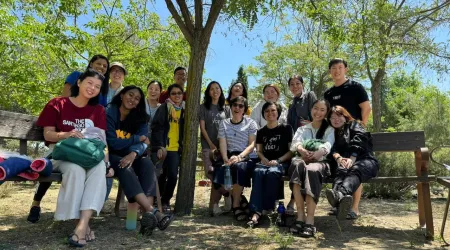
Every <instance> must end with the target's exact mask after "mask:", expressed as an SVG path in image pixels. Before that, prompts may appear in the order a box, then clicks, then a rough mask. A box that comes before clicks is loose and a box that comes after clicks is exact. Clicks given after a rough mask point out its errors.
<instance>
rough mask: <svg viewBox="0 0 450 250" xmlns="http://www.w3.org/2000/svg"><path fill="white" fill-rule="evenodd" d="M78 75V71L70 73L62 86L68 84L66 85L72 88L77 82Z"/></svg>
mask: <svg viewBox="0 0 450 250" xmlns="http://www.w3.org/2000/svg"><path fill="white" fill-rule="evenodd" d="M80 75H81V74H80V72H78V71H74V72H72V73H70V75H68V76H67V77H66V81H65V82H64V84H66V83H68V84H70V86H73V85H74V84H75V83H76V82H77V80H78V78H79V77H80Z"/></svg>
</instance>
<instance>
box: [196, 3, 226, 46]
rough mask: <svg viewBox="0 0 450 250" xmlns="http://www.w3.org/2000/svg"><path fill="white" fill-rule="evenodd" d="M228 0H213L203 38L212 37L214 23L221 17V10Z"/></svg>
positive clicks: (207, 39)
mask: <svg viewBox="0 0 450 250" xmlns="http://www.w3.org/2000/svg"><path fill="white" fill-rule="evenodd" d="M225 2H226V0H215V1H213V2H212V6H211V9H210V10H209V15H208V20H207V21H206V24H205V28H204V29H203V32H202V35H201V39H202V40H204V41H207V42H208V43H209V40H210V38H211V33H212V30H213V28H214V25H215V23H216V21H217V18H218V17H219V14H220V12H221V11H222V8H223V6H225Z"/></svg>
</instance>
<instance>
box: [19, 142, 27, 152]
mask: <svg viewBox="0 0 450 250" xmlns="http://www.w3.org/2000/svg"><path fill="white" fill-rule="evenodd" d="M27 151H28V148H27V140H26V139H20V147H19V153H20V154H21V155H26V154H27Z"/></svg>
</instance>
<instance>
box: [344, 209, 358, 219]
mask: <svg viewBox="0 0 450 250" xmlns="http://www.w3.org/2000/svg"><path fill="white" fill-rule="evenodd" d="M358 218H359V215H358V214H356V213H355V212H353V211H350V212H348V214H347V217H345V219H347V220H356V219H358Z"/></svg>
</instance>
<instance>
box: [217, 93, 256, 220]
mask: <svg viewBox="0 0 450 250" xmlns="http://www.w3.org/2000/svg"><path fill="white" fill-rule="evenodd" d="M230 106H231V118H229V119H224V120H222V121H221V123H220V125H219V135H218V136H217V137H218V138H219V148H220V153H221V156H222V159H223V165H225V166H229V167H230V172H231V178H232V192H231V195H232V199H233V202H232V203H233V204H232V208H233V214H234V216H235V218H236V220H238V221H244V220H247V216H248V215H247V213H246V211H245V210H246V209H247V207H248V202H247V201H246V199H244V198H245V197H243V196H241V194H242V191H243V189H244V187H250V186H251V185H250V174H249V172H250V170H251V169H252V165H253V163H252V161H249V160H248V159H249V156H251V154H254V153H253V149H254V147H255V139H256V130H257V125H256V122H255V121H253V120H252V119H251V118H249V117H244V114H245V112H247V109H248V103H247V99H245V98H244V97H242V96H238V97H236V98H234V99H231V101H230ZM252 158H256V155H252ZM220 165H221V164H220ZM220 165H219V164H217V165H216V166H217V167H215V168H214V179H213V182H214V188H216V189H218V188H220V186H221V185H224V184H225V178H224V175H225V167H221V166H220ZM241 199H242V202H241Z"/></svg>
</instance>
